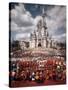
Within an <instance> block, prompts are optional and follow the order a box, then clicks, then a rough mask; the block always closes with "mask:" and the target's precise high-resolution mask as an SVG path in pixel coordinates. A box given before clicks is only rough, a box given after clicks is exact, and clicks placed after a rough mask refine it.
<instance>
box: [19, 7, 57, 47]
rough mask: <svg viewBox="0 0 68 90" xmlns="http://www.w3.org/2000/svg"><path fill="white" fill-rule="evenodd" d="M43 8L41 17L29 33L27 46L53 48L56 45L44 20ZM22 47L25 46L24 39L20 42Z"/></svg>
mask: <svg viewBox="0 0 68 90" xmlns="http://www.w3.org/2000/svg"><path fill="white" fill-rule="evenodd" d="M44 18H45V13H44V8H43V11H42V15H41V18H40V19H39V21H38V23H37V25H36V28H35V29H34V32H33V33H31V34H30V40H29V48H38V47H41V48H53V47H56V42H55V41H54V40H53V39H52V38H51V37H50V36H49V33H48V31H47V26H46V22H45V21H44ZM20 45H21V47H22V48H24V47H26V43H24V41H21V42H20Z"/></svg>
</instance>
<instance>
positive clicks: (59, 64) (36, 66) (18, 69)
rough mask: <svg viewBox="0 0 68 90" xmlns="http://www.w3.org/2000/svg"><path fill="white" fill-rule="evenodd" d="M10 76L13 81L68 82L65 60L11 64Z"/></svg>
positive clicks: (55, 59) (53, 58) (51, 58)
mask: <svg viewBox="0 0 68 90" xmlns="http://www.w3.org/2000/svg"><path fill="white" fill-rule="evenodd" d="M9 76H10V79H11V81H12V80H18V81H20V80H23V81H26V80H28V81H35V82H38V83H40V82H44V81H45V80H55V81H57V80H66V63H65V60H64V58H58V57H48V58H47V59H45V58H44V59H42V60H41V59H40V58H39V60H37V59H36V60H30V59H29V58H27V57H26V60H25V58H23V59H22V60H18V61H14V62H11V69H10V72H9Z"/></svg>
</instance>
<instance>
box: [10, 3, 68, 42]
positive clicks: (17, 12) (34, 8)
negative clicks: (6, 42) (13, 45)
mask: <svg viewBox="0 0 68 90" xmlns="http://www.w3.org/2000/svg"><path fill="white" fill-rule="evenodd" d="M43 8H44V10H45V13H46V14H47V15H46V17H45V19H44V20H45V21H46V24H47V31H48V32H49V34H50V36H51V37H52V38H53V39H55V40H58V41H65V38H66V7H65V6H55V5H39V4H19V3H10V4H9V24H10V31H11V37H10V38H11V40H20V39H23V40H29V37H30V33H31V32H33V31H34V29H35V27H36V24H37V22H38V20H39V19H40V15H42V9H43Z"/></svg>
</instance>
